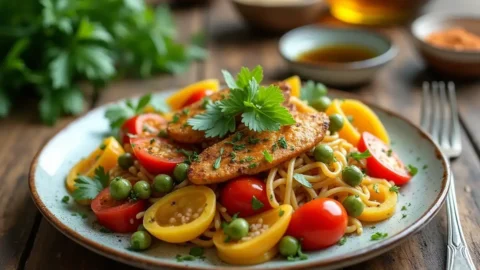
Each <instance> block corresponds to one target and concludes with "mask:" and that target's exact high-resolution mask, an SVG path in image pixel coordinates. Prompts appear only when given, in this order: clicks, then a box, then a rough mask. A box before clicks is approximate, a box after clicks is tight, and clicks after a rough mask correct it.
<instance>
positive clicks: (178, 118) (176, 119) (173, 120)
mask: <svg viewBox="0 0 480 270" xmlns="http://www.w3.org/2000/svg"><path fill="white" fill-rule="evenodd" d="M179 120H180V116H179V115H178V113H176V114H174V115H173V118H172V123H178V121H179Z"/></svg>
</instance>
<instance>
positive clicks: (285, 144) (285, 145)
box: [277, 137, 288, 149]
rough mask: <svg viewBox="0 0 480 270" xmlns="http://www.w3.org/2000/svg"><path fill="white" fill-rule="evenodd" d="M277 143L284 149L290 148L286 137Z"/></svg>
mask: <svg viewBox="0 0 480 270" xmlns="http://www.w3.org/2000/svg"><path fill="white" fill-rule="evenodd" d="M277 143H278V145H279V146H280V147H281V148H283V149H287V148H288V144H287V141H286V140H285V137H281V138H280V139H278V141H277Z"/></svg>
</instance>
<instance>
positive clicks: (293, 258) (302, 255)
mask: <svg viewBox="0 0 480 270" xmlns="http://www.w3.org/2000/svg"><path fill="white" fill-rule="evenodd" d="M306 259H308V256H307V254H305V253H303V252H302V248H301V246H300V247H298V251H297V254H295V255H294V256H288V257H287V260H288V261H290V262H293V261H303V260H306Z"/></svg>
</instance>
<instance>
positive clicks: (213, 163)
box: [188, 112, 329, 185]
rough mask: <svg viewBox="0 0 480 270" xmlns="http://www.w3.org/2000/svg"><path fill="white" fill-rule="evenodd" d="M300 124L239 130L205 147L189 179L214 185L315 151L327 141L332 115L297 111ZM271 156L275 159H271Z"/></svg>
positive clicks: (296, 115) (252, 173)
mask: <svg viewBox="0 0 480 270" xmlns="http://www.w3.org/2000/svg"><path fill="white" fill-rule="evenodd" d="M293 116H294V119H295V121H296V124H293V125H291V126H283V127H281V128H280V130H279V131H274V132H270V131H265V132H261V133H257V132H253V131H251V130H248V129H244V130H242V131H237V133H235V134H233V135H231V136H230V137H228V138H226V139H225V140H223V141H221V142H218V143H216V144H215V145H213V146H211V147H209V148H207V149H205V150H204V151H203V152H202V153H201V154H200V155H199V161H198V162H194V163H192V164H191V166H190V169H189V171H188V179H189V180H190V181H191V182H193V183H194V184H198V185H201V184H213V183H220V182H224V181H227V180H229V179H233V178H235V177H238V176H241V175H254V174H257V173H260V172H263V171H266V170H269V169H271V168H273V167H275V166H277V165H279V164H281V163H283V162H285V161H288V160H290V159H292V158H293V157H296V156H298V155H300V154H302V153H304V152H307V151H309V150H311V149H312V148H313V147H315V145H317V144H318V143H319V142H320V141H322V140H323V137H324V136H325V133H326V131H327V129H328V124H329V120H328V116H327V115H326V114H325V113H322V112H315V113H296V114H294V115H293ZM264 152H265V153H268V154H270V156H271V158H272V159H271V162H268V161H267V157H269V155H268V154H264Z"/></svg>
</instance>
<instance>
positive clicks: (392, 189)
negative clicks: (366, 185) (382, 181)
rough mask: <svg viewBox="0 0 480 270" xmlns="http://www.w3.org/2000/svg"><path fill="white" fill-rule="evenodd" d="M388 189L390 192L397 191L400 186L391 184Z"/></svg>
mask: <svg viewBox="0 0 480 270" xmlns="http://www.w3.org/2000/svg"><path fill="white" fill-rule="evenodd" d="M388 190H389V191H390V192H395V193H398V191H399V190H400V187H399V186H395V185H393V186H391V187H390V188H389V189H388Z"/></svg>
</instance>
